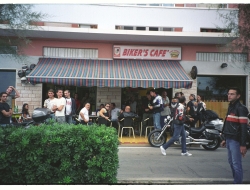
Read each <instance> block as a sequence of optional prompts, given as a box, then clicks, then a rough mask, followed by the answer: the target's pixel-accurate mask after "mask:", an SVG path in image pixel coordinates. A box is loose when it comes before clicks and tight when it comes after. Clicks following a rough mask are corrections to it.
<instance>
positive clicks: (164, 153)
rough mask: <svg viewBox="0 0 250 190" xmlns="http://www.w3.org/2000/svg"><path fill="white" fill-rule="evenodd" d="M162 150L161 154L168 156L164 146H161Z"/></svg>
mask: <svg viewBox="0 0 250 190" xmlns="http://www.w3.org/2000/svg"><path fill="white" fill-rule="evenodd" d="M160 149H161V153H162V154H163V155H164V156H166V150H165V149H164V148H163V147H162V146H160Z"/></svg>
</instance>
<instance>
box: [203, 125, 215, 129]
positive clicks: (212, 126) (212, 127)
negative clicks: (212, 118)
mask: <svg viewBox="0 0 250 190" xmlns="http://www.w3.org/2000/svg"><path fill="white" fill-rule="evenodd" d="M205 127H206V129H215V126H214V124H205Z"/></svg>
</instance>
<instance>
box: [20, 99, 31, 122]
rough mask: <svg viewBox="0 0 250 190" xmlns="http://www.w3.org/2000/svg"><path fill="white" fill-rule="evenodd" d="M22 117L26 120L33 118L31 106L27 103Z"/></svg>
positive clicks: (24, 105)
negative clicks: (30, 110)
mask: <svg viewBox="0 0 250 190" xmlns="http://www.w3.org/2000/svg"><path fill="white" fill-rule="evenodd" d="M22 117H23V119H24V120H27V119H31V116H30V114H29V105H28V104H27V103H25V104H23V108H22Z"/></svg>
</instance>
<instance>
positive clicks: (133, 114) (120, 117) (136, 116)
mask: <svg viewBox="0 0 250 190" xmlns="http://www.w3.org/2000/svg"><path fill="white" fill-rule="evenodd" d="M125 117H132V118H138V117H139V116H138V115H137V114H135V113H133V112H122V113H121V114H120V115H119V117H118V119H119V120H121V119H122V118H125Z"/></svg>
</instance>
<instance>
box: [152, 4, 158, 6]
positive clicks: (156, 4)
mask: <svg viewBox="0 0 250 190" xmlns="http://www.w3.org/2000/svg"><path fill="white" fill-rule="evenodd" d="M149 6H160V4H149Z"/></svg>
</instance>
